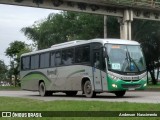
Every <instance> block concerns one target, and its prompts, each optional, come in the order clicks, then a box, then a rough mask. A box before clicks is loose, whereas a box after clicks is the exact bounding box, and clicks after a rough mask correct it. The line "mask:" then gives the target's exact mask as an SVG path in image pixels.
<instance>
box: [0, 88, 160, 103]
mask: <svg viewBox="0 0 160 120" xmlns="http://www.w3.org/2000/svg"><path fill="white" fill-rule="evenodd" d="M0 96H7V97H20V98H29V99H37V100H44V101H54V100H79V101H82V100H83V101H111V102H113V101H114V102H125V101H126V102H136V103H160V92H158V91H157V92H150V91H149V92H147V91H141V92H140V91H129V92H126V94H125V96H124V97H123V98H116V96H115V95H114V94H111V93H102V94H98V95H97V97H96V98H86V97H85V96H84V95H82V93H81V92H79V93H78V94H77V95H76V96H74V97H68V96H66V95H65V94H63V93H54V94H53V96H49V97H41V96H39V93H38V92H30V91H0Z"/></svg>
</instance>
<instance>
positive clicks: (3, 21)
mask: <svg viewBox="0 0 160 120" xmlns="http://www.w3.org/2000/svg"><path fill="white" fill-rule="evenodd" d="M57 12H59V11H56V10H49V9H40V8H31V7H20V6H12V5H1V4H0V59H1V60H4V62H5V63H6V64H7V65H9V61H10V60H9V58H8V57H6V56H5V53H4V52H5V50H6V48H7V47H8V46H9V44H10V43H11V42H13V41H15V40H19V41H25V42H26V43H28V44H29V43H31V40H28V39H27V38H26V37H25V36H24V34H23V33H22V32H21V31H20V30H21V28H23V27H27V26H31V25H33V24H34V22H35V21H38V20H41V19H44V18H46V17H47V16H48V15H49V14H50V13H57Z"/></svg>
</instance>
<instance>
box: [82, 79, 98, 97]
mask: <svg viewBox="0 0 160 120" xmlns="http://www.w3.org/2000/svg"><path fill="white" fill-rule="evenodd" d="M83 88H84V89H83V90H84V94H85V96H86V97H87V98H92V97H95V96H96V93H95V92H94V91H93V90H92V85H91V82H90V81H89V80H87V81H86V82H85V83H84V86H83Z"/></svg>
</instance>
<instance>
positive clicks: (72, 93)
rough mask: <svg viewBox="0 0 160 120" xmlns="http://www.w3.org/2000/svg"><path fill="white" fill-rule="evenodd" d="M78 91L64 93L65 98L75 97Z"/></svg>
mask: <svg viewBox="0 0 160 120" xmlns="http://www.w3.org/2000/svg"><path fill="white" fill-rule="evenodd" d="M77 92H78V91H66V92H65V93H66V95H67V96H76V95H77Z"/></svg>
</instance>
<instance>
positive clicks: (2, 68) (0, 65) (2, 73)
mask: <svg viewBox="0 0 160 120" xmlns="http://www.w3.org/2000/svg"><path fill="white" fill-rule="evenodd" d="M6 72H7V66H6V65H5V63H4V61H2V60H0V81H4V80H5V79H6Z"/></svg>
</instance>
